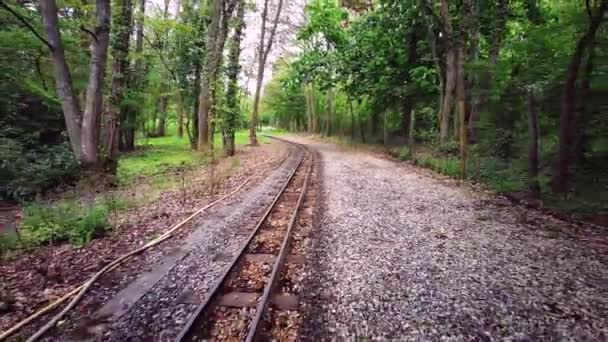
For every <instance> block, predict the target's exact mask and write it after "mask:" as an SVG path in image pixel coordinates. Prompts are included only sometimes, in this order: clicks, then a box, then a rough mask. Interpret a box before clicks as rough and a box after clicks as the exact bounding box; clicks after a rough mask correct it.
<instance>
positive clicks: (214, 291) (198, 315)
mask: <svg viewBox="0 0 608 342" xmlns="http://www.w3.org/2000/svg"><path fill="white" fill-rule="evenodd" d="M269 138H273V139H276V140H280V141H284V142H287V143H290V144H292V145H294V146H296V147H298V148H302V149H305V150H308V149H307V148H306V147H304V146H303V145H301V144H297V143H294V142H291V141H288V140H285V139H280V138H275V137H270V136H269ZM304 158H305V154H304V153H303V154H302V156H301V157H300V158H299V160H298V161H297V163H296V166H295V167H294V168H293V170H292V171H291V172H290V174H289V176H288V177H287V180H286V181H285V183H284V184H283V186H282V187H281V189H280V191H279V192H278V193H277V195H276V196H275V198H274V199H273V201H272V203H271V204H270V206H269V207H268V209H267V210H266V212H265V213H264V215H262V217H261V218H260V220H259V221H258V223H257V224H256V226H255V228H254V229H253V231H252V232H251V234H249V236H248V238H247V240H246V241H245V243H244V244H243V245H242V247H241V248H240V250H239V251H238V253H237V254H236V256H235V257H233V258H232V260H231V261H230V264H229V266H228V267H226V269H225V271H224V272H223V273H222V275H221V276H220V277H219V278H218V280H217V281H216V282H215V284H214V286H213V287H212V288H211V292H210V294H209V295H208V296H207V297H206V299H205V300H204V301H203V302H202V303H201V304H199V305H198V306H197V308H196V309H195V311H194V313H193V314H192V315H191V316H190V318H189V319H188V322H186V324H185V326H184V327H183V328H182V329H181V331H180V334H179V335H178V336H177V338H176V339H175V341H176V342H182V341H189V340H191V339H192V337H194V336H193V335H194V334H195V333H196V331H197V330H196V328H197V327H200V326H202V324H203V322H199V320H200V319H202V318H204V313H205V311H206V310H207V309H208V308H209V306H210V305H211V304H212V303H213V302H214V301H215V299H217V297H218V295H219V293H220V290H221V288H222V285H223V284H224V282H225V281H226V279H227V277H228V275H229V274H230V272H232V271H233V270H234V268H235V267H236V265H237V264H238V262H239V261H240V260H241V258H242V257H243V255H245V251H246V250H247V247H248V246H249V245H250V243H251V241H252V240H253V238H254V237H255V236H256V235H257V233H258V231H259V230H260V228H261V227H262V225H263V224H264V223H265V222H266V220H267V219H268V217H269V216H270V214H271V213H272V211H273V210H274V209H275V207H276V204H277V203H278V201H279V199H281V197H282V196H283V195H284V193H285V190H286V189H287V187H288V186H289V184H290V183H291V181H292V180H293V178H294V176H295V174H296V173H297V171H298V169H299V168H300V165H301V164H302V162H303V161H304ZM311 165H312V163H311ZM307 172H308V173H307V174H306V178H305V182H306V181H307V179H308V176H309V173H310V166H309V169H308V170H307ZM304 190H305V188H304V187H303V188H302V193H301V195H300V197H302V194H303V193H304ZM300 202H301V201H300V198H299V199H298V204H297V207H296V211H297V210H299V205H300V204H301V203H300ZM294 217H295V215H293V216H292V221H294V220H295V219H294ZM291 225H292V223H291V221H290V227H289V228H288V230H289V231H290V230H291ZM284 243H285V240H284ZM281 251H282V250H281ZM281 251H280V252H279V253H281ZM276 265H277V263H275V266H276ZM274 273H275V270H274V269H273V275H274ZM265 293H266V289H265V291H264V294H265ZM256 317H257V315H256Z"/></svg>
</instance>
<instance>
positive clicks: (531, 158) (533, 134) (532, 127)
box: [528, 90, 540, 198]
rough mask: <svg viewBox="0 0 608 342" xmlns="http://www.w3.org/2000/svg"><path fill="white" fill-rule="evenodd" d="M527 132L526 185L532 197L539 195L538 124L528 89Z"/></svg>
mask: <svg viewBox="0 0 608 342" xmlns="http://www.w3.org/2000/svg"><path fill="white" fill-rule="evenodd" d="M528 133H529V134H530V147H529V152H528V187H529V190H530V193H531V194H532V196H533V197H534V198H538V197H539V196H540V185H539V183H538V124H537V114H536V104H535V99H534V94H533V93H532V91H531V90H530V91H528Z"/></svg>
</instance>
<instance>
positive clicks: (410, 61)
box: [401, 25, 419, 136]
mask: <svg viewBox="0 0 608 342" xmlns="http://www.w3.org/2000/svg"><path fill="white" fill-rule="evenodd" d="M418 30H419V26H418V25H414V26H412V28H411V32H410V34H409V40H408V57H407V65H408V66H409V69H410V70H411V69H412V68H413V67H414V66H415V65H416V64H417V63H418V49H417V47H418V38H419V37H418ZM404 81H405V84H406V85H407V84H408V83H409V82H410V76H409V72H408V73H407V75H406V76H405V80H404ZM414 99H415V96H414V95H412V94H410V95H409V96H405V98H404V99H403V112H402V113H401V131H402V132H403V135H404V136H407V134H408V132H409V131H408V125H409V121H410V113H411V111H412V109H413V108H414V107H415V105H416V104H415V101H414Z"/></svg>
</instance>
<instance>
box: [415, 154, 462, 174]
mask: <svg viewBox="0 0 608 342" xmlns="http://www.w3.org/2000/svg"><path fill="white" fill-rule="evenodd" d="M416 163H417V164H418V165H420V166H422V167H426V168H429V169H431V170H434V171H436V172H439V173H441V174H444V175H447V176H450V177H458V176H460V160H459V159H457V158H449V157H448V158H446V157H435V156H433V155H431V154H428V153H422V154H418V155H417V156H416Z"/></svg>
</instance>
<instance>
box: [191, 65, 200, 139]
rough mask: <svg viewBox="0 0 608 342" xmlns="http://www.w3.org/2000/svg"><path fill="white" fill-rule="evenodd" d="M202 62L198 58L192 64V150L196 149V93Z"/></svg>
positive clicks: (198, 87) (197, 106)
mask: <svg viewBox="0 0 608 342" xmlns="http://www.w3.org/2000/svg"><path fill="white" fill-rule="evenodd" d="M202 67H203V66H202V61H201V60H200V58H198V59H197V61H196V63H195V64H194V75H195V76H194V89H195V91H193V92H192V93H193V95H194V101H192V102H193V103H192V133H191V137H192V138H191V139H190V146H191V147H192V149H193V150H196V149H197V148H198V108H199V105H200V103H199V99H200V97H199V96H198V93H197V91H198V90H200V89H201V71H202Z"/></svg>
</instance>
